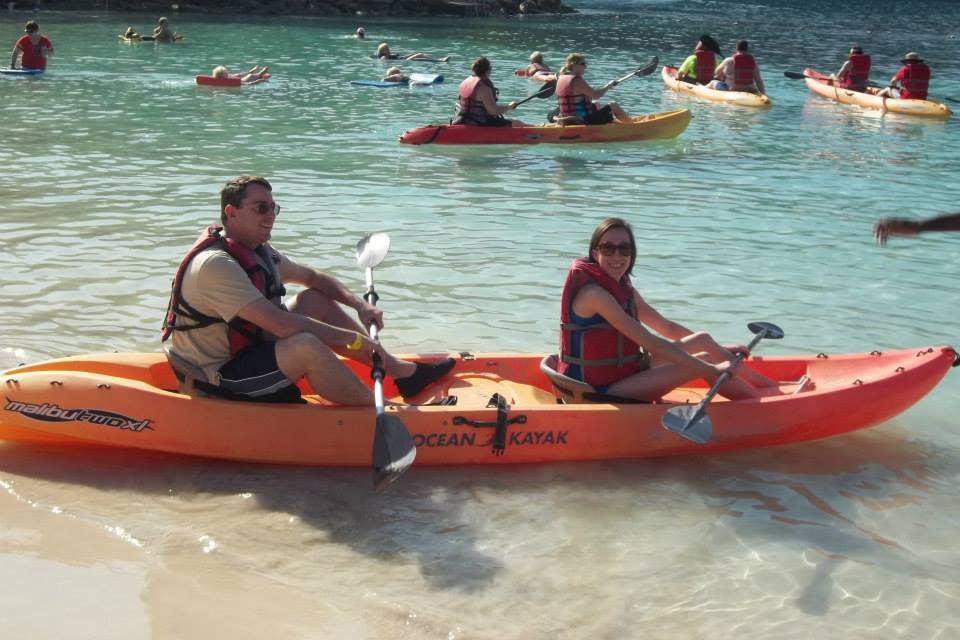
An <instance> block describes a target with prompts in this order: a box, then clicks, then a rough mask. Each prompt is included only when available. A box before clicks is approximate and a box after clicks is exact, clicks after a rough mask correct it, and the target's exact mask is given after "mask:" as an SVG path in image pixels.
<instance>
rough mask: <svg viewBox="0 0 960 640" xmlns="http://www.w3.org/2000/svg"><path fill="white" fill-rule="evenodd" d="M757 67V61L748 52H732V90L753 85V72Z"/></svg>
mask: <svg viewBox="0 0 960 640" xmlns="http://www.w3.org/2000/svg"><path fill="white" fill-rule="evenodd" d="M756 68H757V61H756V60H754V59H753V56H752V55H750V54H749V53H743V52H737V53H735V54H733V86H732V87H730V88H731V89H733V90H734V91H738V90H741V89H749V88H750V87H752V86H753V72H754V71H755V70H756Z"/></svg>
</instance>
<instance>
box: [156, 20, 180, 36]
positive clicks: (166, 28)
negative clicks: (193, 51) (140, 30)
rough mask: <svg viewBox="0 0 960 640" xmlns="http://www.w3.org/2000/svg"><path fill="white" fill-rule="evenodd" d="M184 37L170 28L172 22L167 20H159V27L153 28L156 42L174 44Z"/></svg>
mask: <svg viewBox="0 0 960 640" xmlns="http://www.w3.org/2000/svg"><path fill="white" fill-rule="evenodd" d="M182 37H183V36H181V35H180V34H179V33H176V32H175V31H174V30H173V29H171V28H170V22H169V21H168V20H167V19H166V18H159V19H158V20H157V26H155V27H154V28H153V39H154V41H156V42H174V41H176V40H179V39H180V38H182Z"/></svg>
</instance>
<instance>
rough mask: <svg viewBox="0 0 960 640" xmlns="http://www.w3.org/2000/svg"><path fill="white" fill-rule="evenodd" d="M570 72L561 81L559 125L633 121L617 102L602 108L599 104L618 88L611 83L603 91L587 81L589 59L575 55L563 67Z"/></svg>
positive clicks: (558, 89)
mask: <svg viewBox="0 0 960 640" xmlns="http://www.w3.org/2000/svg"><path fill="white" fill-rule="evenodd" d="M563 68H564V69H566V71H567V73H565V74H563V75H561V76H560V77H559V78H557V91H556V93H557V103H558V107H559V111H558V112H557V121H558V122H567V123H570V122H578V123H582V124H607V123H608V122H613V120H614V119H616V120H617V121H618V122H630V115H629V114H627V112H626V111H624V110H623V109H622V108H620V105H618V104H617V103H616V102H610V103H609V104H607V105H605V106H603V107H598V106H597V104H596V103H595V101H596V100H599V99H600V98H602V97H603V95H604V94H605V93H606V92H607V91H609V90H610V89H611V88H613V87H615V86H617V83H616V81H614V80H611V81H610V82H608V83H607V84H605V85H603V86H602V87H600V88H599V89H594V88H593V87H591V86H590V84H589V83H588V82H587V81H586V80H584V79H583V74H584V72H585V71H586V70H587V59H586V57H585V56H584V55H583V54H582V53H571V54H570V55H568V56H567V60H566V62H565V63H564V65H563Z"/></svg>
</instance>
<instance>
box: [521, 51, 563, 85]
mask: <svg viewBox="0 0 960 640" xmlns="http://www.w3.org/2000/svg"><path fill="white" fill-rule="evenodd" d="M527 77H528V78H531V79H533V80H536V81H537V82H552V81H554V80H556V79H557V74H556V73H554V72H553V71H551V70H550V67H548V66H547V64H546V63H545V62H544V61H543V54H542V53H540V52H539V51H534V52H533V53H531V54H530V64H528V65H527Z"/></svg>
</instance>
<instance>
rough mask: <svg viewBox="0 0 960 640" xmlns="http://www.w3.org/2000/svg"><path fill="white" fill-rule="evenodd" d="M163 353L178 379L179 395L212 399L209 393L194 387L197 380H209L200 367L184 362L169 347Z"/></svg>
mask: <svg viewBox="0 0 960 640" xmlns="http://www.w3.org/2000/svg"><path fill="white" fill-rule="evenodd" d="M163 353H164V354H165V355H166V356H167V362H169V363H170V368H171V369H173V373H174V375H175V376H176V377H177V392H178V393H181V394H183V395H185V396H190V397H193V398H209V397H210V394H209V393H205V392H203V391H201V390H200V389H197V387H196V385H194V381H196V380H202V381H206V379H207V376H206V374H205V373H204V372H203V370H202V369H201V368H200V367H198V366H196V365H195V364H193V363H192V362H188V361H186V360H184V359H183V358H181V357H180V356H178V355H177V354H175V353H174V352H173V350H172V349H169V348H167V347H164V349H163Z"/></svg>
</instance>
